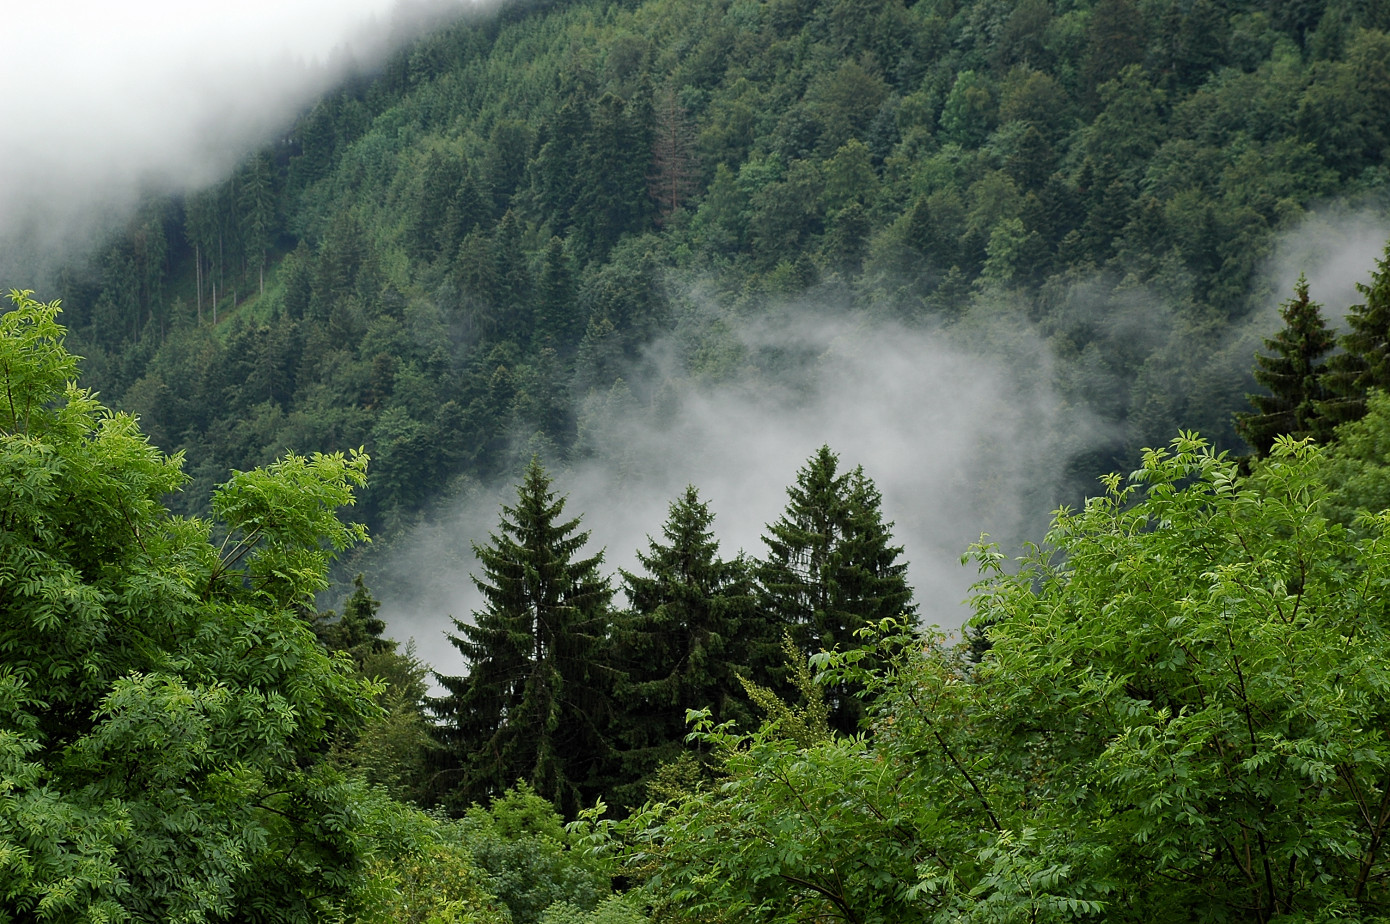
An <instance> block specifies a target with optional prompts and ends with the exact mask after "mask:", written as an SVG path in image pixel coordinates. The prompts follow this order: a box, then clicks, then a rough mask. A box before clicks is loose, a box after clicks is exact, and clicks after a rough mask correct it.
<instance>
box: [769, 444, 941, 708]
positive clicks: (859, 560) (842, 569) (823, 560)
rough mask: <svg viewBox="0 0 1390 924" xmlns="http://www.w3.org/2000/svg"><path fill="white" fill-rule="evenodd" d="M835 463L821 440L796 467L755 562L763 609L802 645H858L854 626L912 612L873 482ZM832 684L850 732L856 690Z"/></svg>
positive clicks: (811, 648) (810, 648) (897, 549)
mask: <svg viewBox="0 0 1390 924" xmlns="http://www.w3.org/2000/svg"><path fill="white" fill-rule="evenodd" d="M838 464H839V458H838V457H837V456H836V455H835V453H833V452H831V451H830V447H829V446H822V447H821V448H820V449H819V450H817V451H816V454H815V455H813V456H812V457H811V458H810V459H809V460H808V461H807V463H806V465H804V466H803V467H802V468H801V470H800V471H799V472H798V473H797V478H796V484H794V485H792V486H791V487H790V488H788V489H787V496H788V498H789V502H788V504H787V508H786V511H785V512H784V513H783V515H782V517H781V519H779V520H778V521H777V522H775V523H772V524H770V525H769V526H768V528H767V533H766V534H765V535H764V536H763V542H764V543H765V544H766V545H767V547H768V556H767V558H766V560H764V561H763V562H761V563H760V564H759V566H758V569H757V578H758V585H759V598H760V603H761V609H762V610H763V611H764V612H765V613H768V614H770V615H772V616H774V617H775V618H776V621H777V622H778V623H780V624H781V625H783V626H785V627H787V629H788V630H789V631H790V632H791V635H792V638H793V640H794V641H795V642H796V643H797V645H798V646H799V647H800V648H801V649H802V650H803V651H805V652H807V653H813V652H815V651H817V650H830V649H834V648H839V649H842V650H848V649H852V648H858V647H860V645H861V641H860V639H858V638H857V637H856V635H855V633H856V632H857V631H858V630H859V629H861V628H863V627H864V626H866V625H869V624H871V623H876V622H878V621H880V620H883V619H889V618H896V617H903V616H907V617H908V618H909V619H911V618H912V617H913V615H914V613H915V607H914V605H913V603H912V588H911V587H909V586H908V583H907V563H906V562H904V561H902V560H901V559H900V556H901V555H902V547H901V546H895V545H893V544H892V524H891V523H885V522H883V516H882V513H881V511H880V509H879V507H880V503H881V499H882V498H881V495H880V494H879V492H878V489H877V488H876V487H875V486H874V483H873V481H872V480H870V479H869V478H868V476H866V475H865V474H864V470H863V468H862V467H861V468H855V469H854V470H852V471H849V472H844V473H840V472H838V471H837V468H838ZM830 692H831V701H832V712H831V725H832V726H833V727H834V728H836V729H837V730H839V731H841V732H846V733H850V732H853V731H854V730H855V729H856V728H857V727H858V723H859V718H860V716H861V714H862V707H860V705H859V703H858V701H857V700H856V699H855V698H854V697H853V695H852V693H853V691H852V690H850V689H849V688H847V687H840V688H837V689H835V690H832V691H830Z"/></svg>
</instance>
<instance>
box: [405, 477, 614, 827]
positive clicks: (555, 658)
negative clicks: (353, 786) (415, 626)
mask: <svg viewBox="0 0 1390 924" xmlns="http://www.w3.org/2000/svg"><path fill="white" fill-rule="evenodd" d="M564 507H565V500H564V498H562V497H561V498H557V497H556V495H555V493H554V492H553V491H552V490H551V489H550V478H549V476H548V475H546V473H545V470H544V469H543V468H542V467H541V464H540V462H539V461H537V460H534V459H533V460H532V462H531V465H530V467H529V468H528V469H527V470H526V475H525V477H524V479H523V481H522V483H521V485H520V486H518V488H517V502H516V505H515V506H506V505H503V507H502V518H501V523H500V526H499V529H498V531H497V532H495V533H493V534H492V535H491V536H490V537H489V539H490V542H489V544H487V545H478V544H476V543H475V544H474V546H473V549H474V552H475V553H476V554H477V556H478V560H479V561H480V562H481V563H482V567H483V576H482V577H481V578H478V577H474V578H473V583H474V584H475V585H476V586H477V587H478V590H479V591H481V592H482V594H483V597H484V599H485V601H486V603H485V606H484V608H483V609H482V610H479V611H477V612H475V613H474V614H473V622H472V624H468V623H465V622H463V621H461V620H457V619H455V620H454V625H455V626H456V627H457V629H458V634H457V635H450V636H449V640H450V641H451V642H452V643H453V644H454V646H455V647H456V648H458V650H459V651H460V652H462V653H463V656H464V657H465V658H466V659H467V661H468V665H469V672H468V674H467V675H465V676H461V677H444V676H440V677H439V682H440V683H441V684H443V686H444V688H445V689H446V690H447V691H448V695H446V696H444V697H441V698H439V699H436V700H434V701H433V703H432V707H433V711H434V713H435V715H436V717H437V719H438V720H439V737H440V743H441V744H442V745H443V747H444V750H443V752H442V756H443V762H444V767H443V771H444V772H443V773H441V774H440V785H441V786H443V787H447V788H448V790H449V791H448V792H441V793H438V795H439V796H441V797H442V798H443V800H444V801H445V802H446V803H447V804H450V805H452V806H455V807H465V806H467V805H468V804H469V803H471V802H473V801H480V800H487V799H491V798H493V797H496V796H498V795H500V794H501V793H502V792H503V791H504V790H505V789H506V788H507V787H508V786H510V785H512V784H514V783H515V782H516V781H517V780H518V779H524V780H526V781H527V782H528V783H530V784H531V786H532V787H533V788H534V789H535V790H536V792H537V793H539V794H540V795H542V796H544V797H545V798H547V799H549V800H551V801H552V802H553V803H554V804H555V805H556V806H557V807H558V808H559V809H560V810H561V811H562V812H564V813H565V814H566V815H570V816H573V815H574V814H575V813H576V812H577V811H578V809H579V808H580V807H581V806H582V805H584V804H585V803H587V802H588V801H590V800H592V799H593V798H595V797H596V796H597V795H599V793H600V792H601V791H602V789H603V784H604V781H603V780H602V773H603V769H604V766H605V764H606V763H607V761H608V759H609V756H610V748H609V746H608V743H607V741H606V739H605V735H604V733H603V729H604V726H605V722H606V721H607V717H608V713H609V706H608V698H607V696H606V694H605V690H607V689H608V688H609V687H610V686H611V685H610V684H609V683H608V676H607V674H606V672H605V668H604V667H603V666H602V665H601V663H600V662H601V651H600V645H601V644H602V643H603V641H604V639H605V638H606V636H607V633H608V624H609V613H610V603H611V600H612V596H613V591H612V588H611V587H610V586H609V583H608V580H607V579H606V578H605V577H604V576H603V575H602V574H600V572H599V566H600V565H601V564H602V562H603V555H602V554H601V553H600V554H598V555H595V556H593V557H591V558H578V557H577V556H578V554H579V551H580V549H581V548H583V546H584V544H585V543H586V542H587V541H588V539H589V534H588V533H587V532H580V531H579V520H578V518H576V519H573V520H564V519H562V514H563V512H564Z"/></svg>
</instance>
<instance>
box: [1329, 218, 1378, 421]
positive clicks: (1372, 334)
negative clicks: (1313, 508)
mask: <svg viewBox="0 0 1390 924" xmlns="http://www.w3.org/2000/svg"><path fill="white" fill-rule="evenodd" d="M1356 288H1357V290H1358V291H1360V293H1361V294H1362V295H1363V296H1365V299H1366V300H1365V302H1363V303H1362V304H1360V305H1352V306H1351V309H1350V311H1348V312H1347V325H1348V326H1349V327H1350V328H1351V330H1350V331H1348V332H1347V333H1346V334H1343V335H1342V338H1341V340H1340V341H1339V345H1340V346H1341V347H1342V352H1341V353H1338V354H1336V355H1335V356H1333V357H1331V358H1330V359H1329V360H1328V361H1327V371H1326V372H1325V373H1324V374H1323V376H1322V379H1321V382H1322V385H1323V388H1324V389H1325V390H1326V391H1327V393H1328V394H1329V397H1328V398H1327V399H1326V400H1324V401H1321V402H1318V404H1317V411H1318V414H1319V416H1320V417H1321V418H1322V421H1321V422H1320V424H1319V428H1318V431H1317V433H1316V434H1315V435H1317V436H1318V437H1319V438H1320V439H1328V438H1330V437H1331V435H1332V429H1333V428H1334V427H1336V426H1337V425H1338V424H1342V423H1346V422H1347V421H1349V420H1360V419H1361V418H1362V417H1364V416H1366V393H1367V392H1368V391H1370V389H1372V388H1379V389H1381V390H1390V243H1387V244H1386V247H1385V255H1384V256H1382V257H1381V258H1380V259H1379V260H1377V261H1376V271H1375V273H1374V274H1373V275H1372V276H1371V284H1370V285H1366V284H1364V283H1360V282H1358V283H1357V284H1356Z"/></svg>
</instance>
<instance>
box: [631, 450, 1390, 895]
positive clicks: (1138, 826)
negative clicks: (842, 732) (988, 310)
mask: <svg viewBox="0 0 1390 924" xmlns="http://www.w3.org/2000/svg"><path fill="white" fill-rule="evenodd" d="M1319 473H1320V466H1319V462H1318V456H1317V454H1316V451H1315V450H1314V449H1312V448H1311V447H1309V446H1308V445H1306V444H1299V443H1295V442H1293V441H1290V440H1288V439H1283V438H1281V439H1280V440H1279V441H1278V442H1277V443H1276V445H1275V447H1274V451H1273V453H1272V454H1271V457H1270V459H1269V460H1268V461H1267V462H1265V463H1263V464H1262V466H1261V467H1260V469H1259V471H1258V474H1257V476H1256V477H1255V478H1253V479H1251V480H1248V481H1242V480H1240V478H1239V476H1238V474H1237V470H1236V466H1235V464H1234V463H1233V462H1230V461H1228V460H1226V459H1224V458H1223V457H1221V456H1218V455H1216V454H1214V453H1213V452H1211V451H1210V449H1209V448H1208V447H1207V445H1206V444H1205V443H1203V442H1202V441H1201V440H1200V439H1197V438H1196V437H1194V436H1191V435H1184V436H1181V437H1179V438H1178V439H1176V440H1174V442H1173V446H1172V449H1171V450H1170V451H1162V450H1154V451H1151V452H1150V453H1148V454H1147V456H1146V458H1145V460H1144V464H1143V467H1142V468H1141V469H1140V470H1139V471H1137V472H1136V473H1135V474H1134V476H1133V478H1132V481H1131V484H1130V485H1129V486H1123V485H1122V480H1121V479H1120V478H1119V476H1113V477H1112V478H1110V479H1108V481H1107V484H1106V488H1107V490H1106V493H1105V495H1104V496H1102V497H1098V498H1096V499H1094V500H1092V501H1090V502H1089V503H1088V504H1087V505H1086V507H1085V508H1084V509H1082V510H1081V511H1079V512H1069V511H1063V512H1061V513H1059V514H1058V516H1057V520H1056V524H1055V527H1054V529H1053V530H1052V532H1051V533H1050V534H1049V538H1048V542H1047V543H1046V544H1045V545H1044V546H1043V547H1042V548H1039V549H1036V550H1034V551H1033V552H1032V553H1031V554H1030V555H1029V556H1028V557H1026V558H1025V559H1024V560H1023V561H1022V567H1021V568H1020V569H1018V570H1017V571H1016V572H1013V573H1010V572H1009V571H1006V570H1004V568H1003V562H1002V559H1001V558H1000V556H999V555H998V553H997V552H996V551H995V550H993V549H990V548H982V549H980V550H979V556H978V557H979V560H980V562H981V564H982V566H983V567H984V569H985V579H984V580H983V581H982V582H981V583H980V584H979V585H978V588H977V595H976V597H975V599H974V606H975V609H976V613H977V618H980V619H983V620H985V621H986V623H987V624H988V625H989V630H988V631H989V634H990V640H991V641H992V643H993V646H992V648H991V649H990V652H989V653H988V655H987V656H986V657H985V659H984V661H983V663H982V664H981V665H980V666H979V667H978V669H977V670H975V671H974V672H972V671H971V670H969V669H968V668H967V666H966V665H965V663H963V662H961V661H960V660H958V655H957V654H956V651H958V649H957V650H955V651H953V650H949V649H944V648H942V647H941V645H940V643H939V641H929V642H928V643H926V644H921V643H918V644H908V643H907V642H906V641H904V642H903V643H901V645H900V647H898V648H897V649H896V650H897V652H898V653H897V654H896V655H895V656H894V659H893V669H892V670H890V671H887V672H883V673H879V674H876V675H872V676H870V677H869V678H868V679H867V681H866V682H867V683H868V685H869V687H870V692H871V694H872V695H873V710H872V712H873V729H874V737H873V738H872V739H871V740H870V741H865V740H863V739H857V738H855V739H845V738H828V739H820V740H817V739H814V738H811V739H804V738H803V739H802V740H794V739H789V738H787V737H786V736H784V735H783V734H781V733H779V725H778V724H777V723H775V722H774V723H772V724H770V725H768V726H766V727H764V728H763V729H762V730H760V731H758V732H757V733H755V734H752V735H747V736H738V735H734V734H732V733H731V732H729V731H728V730H727V729H720V728H711V727H710V726H709V725H708V724H707V725H706V726H705V727H704V728H703V729H702V735H703V737H704V738H705V739H706V740H707V741H709V742H710V743H712V744H715V745H717V746H718V747H719V748H720V751H719V753H720V755H721V757H722V761H723V767H724V771H725V780H724V781H723V782H722V783H721V784H720V785H718V786H716V787H714V788H711V789H708V790H706V791H704V792H700V793H698V794H697V795H695V796H694V797H692V798H689V799H687V800H684V801H683V802H680V803H675V804H670V805H665V806H658V807H656V808H655V809H653V810H651V811H650V812H649V813H648V814H646V815H645V816H642V817H640V818H635V819H633V821H632V822H630V823H629V829H628V830H629V832H630V834H631V835H632V836H634V837H635V840H630V841H629V842H628V846H627V848H626V850H627V853H626V854H625V857H626V859H627V861H628V863H629V868H630V869H631V870H632V871H633V872H634V874H638V875H642V876H644V877H647V878H648V882H649V888H650V891H651V894H652V895H653V896H664V897H665V899H666V901H667V902H668V904H667V905H666V906H665V908H666V910H667V911H669V913H670V915H671V917H672V918H673V919H676V920H692V921H694V920H708V919H719V920H725V921H778V922H782V921H787V922H790V921H808V922H809V921H813V920H824V919H833V920H843V921H856V922H871V921H884V922H887V921H894V922H910V921H934V922H935V921H940V922H946V921H953V922H954V921H1076V920H1105V921H1121V922H1122V921H1135V922H1140V921H1143V922H1169V921H1173V922H1178V921H1193V920H1200V921H1213V922H1218V921H1219V922H1225V921H1230V922H1235V921H1259V922H1272V921H1275V920H1278V921H1281V922H1293V921H1314V920H1318V921H1323V920H1333V919H1348V920H1380V919H1383V918H1382V917H1380V916H1382V915H1384V912H1385V909H1386V907H1387V902H1390V895H1387V893H1386V885H1385V882H1386V878H1387V877H1386V873H1387V869H1390V859H1388V858H1387V857H1386V856H1385V850H1384V848H1385V844H1384V841H1385V836H1386V833H1387V825H1390V816H1387V814H1386V813H1385V811H1384V806H1385V805H1386V804H1390V773H1387V768H1390V737H1388V736H1387V733H1386V728H1387V727H1390V721H1388V720H1390V706H1387V703H1390V696H1388V695H1387V694H1390V689H1387V686H1390V675H1387V672H1386V669H1385V666H1386V664H1390V632H1387V629H1390V611H1388V610H1387V602H1386V597H1385V595H1384V593H1383V588H1384V587H1385V586H1387V581H1390V515H1384V514H1382V515H1377V516H1375V517H1370V518H1367V519H1366V520H1365V521H1363V524H1362V525H1363V529H1364V531H1365V535H1364V537H1363V538H1357V537H1356V536H1354V535H1352V534H1351V533H1349V532H1348V531H1347V530H1345V529H1344V528H1343V527H1341V526H1339V525H1337V524H1335V523H1332V522H1329V521H1328V520H1327V519H1325V518H1324V517H1323V516H1322V515H1321V513H1320V512H1319V509H1320V503H1321V500H1322V497H1323V495H1324V494H1325V488H1324V487H1323V486H1322V484H1321V483H1320V481H1319ZM888 628H890V627H881V630H880V631H882V630H883V629H888ZM818 663H821V664H823V665H824V666H825V667H826V673H827V676H826V681H827V682H833V681H835V680H837V679H840V678H843V677H846V676H849V677H853V676H856V675H859V676H862V672H861V668H860V666H859V665H857V664H855V663H854V662H853V660H852V659H849V658H843V657H839V658H837V657H822V658H820V659H818ZM657 877H659V878H657Z"/></svg>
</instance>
